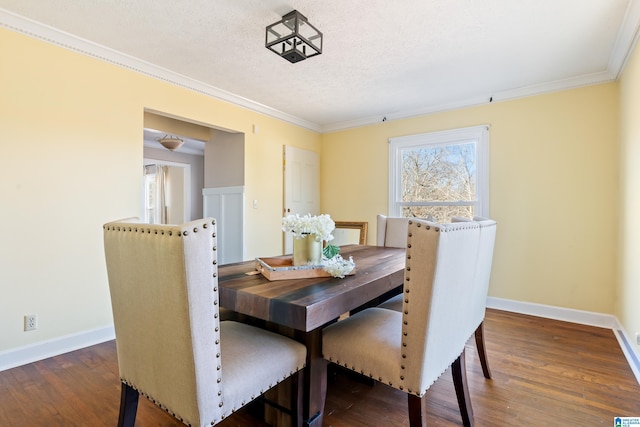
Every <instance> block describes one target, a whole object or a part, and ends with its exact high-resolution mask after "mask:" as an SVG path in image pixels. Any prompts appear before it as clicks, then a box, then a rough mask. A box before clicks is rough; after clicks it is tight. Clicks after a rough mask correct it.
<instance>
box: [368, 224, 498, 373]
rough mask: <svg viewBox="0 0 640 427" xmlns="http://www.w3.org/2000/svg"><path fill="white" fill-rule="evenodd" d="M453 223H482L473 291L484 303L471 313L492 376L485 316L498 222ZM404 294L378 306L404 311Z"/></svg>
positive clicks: (482, 362)
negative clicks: (486, 343) (485, 333)
mask: <svg viewBox="0 0 640 427" xmlns="http://www.w3.org/2000/svg"><path fill="white" fill-rule="evenodd" d="M451 222H452V223H456V222H477V223H478V224H479V225H480V246H479V248H478V256H477V257H476V262H475V266H474V286H473V290H472V292H474V293H475V294H476V296H475V298H476V300H477V301H478V302H480V301H484V303H483V304H480V303H478V304H477V305H476V306H474V308H473V313H470V314H471V316H472V317H473V319H475V320H474V321H475V322H476V324H477V328H476V330H475V333H474V337H475V342H476V349H477V350H478V357H479V358H480V365H481V366H482V373H483V375H484V377H485V378H487V379H490V378H491V369H490V368H489V360H488V358H487V349H486V345H485V339H484V318H485V313H486V299H487V295H488V293H489V281H490V278H491V265H492V262H493V249H494V245H495V240H496V222H495V221H494V220H492V219H489V218H482V217H479V216H476V217H474V218H473V219H470V218H465V217H459V216H454V217H452V218H451ZM402 304H403V296H402V294H400V295H397V296H395V297H393V298H390V299H388V300H387V301H385V302H383V303H382V304H380V305H379V306H378V307H381V308H386V309H390V310H396V311H402Z"/></svg>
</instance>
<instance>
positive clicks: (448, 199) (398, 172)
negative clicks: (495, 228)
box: [389, 126, 489, 222]
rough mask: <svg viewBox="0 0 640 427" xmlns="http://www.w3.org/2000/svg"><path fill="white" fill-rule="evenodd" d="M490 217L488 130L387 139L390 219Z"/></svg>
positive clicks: (445, 132)
mask: <svg viewBox="0 0 640 427" xmlns="http://www.w3.org/2000/svg"><path fill="white" fill-rule="evenodd" d="M488 213H489V128H488V126H475V127H469V128H462V129H454V130H448V131H441V132H431V133H424V134H420V135H410V136H404V137H398V138H390V139H389V216H397V217H416V218H427V217H429V216H430V215H431V216H433V218H434V220H435V221H436V222H449V221H450V219H451V217H452V216H454V215H457V216H465V217H473V216H474V215H477V216H488Z"/></svg>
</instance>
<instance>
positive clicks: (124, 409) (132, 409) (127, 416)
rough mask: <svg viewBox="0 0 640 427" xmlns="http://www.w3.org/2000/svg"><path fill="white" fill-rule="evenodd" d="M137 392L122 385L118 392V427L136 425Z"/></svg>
mask: <svg viewBox="0 0 640 427" xmlns="http://www.w3.org/2000/svg"><path fill="white" fill-rule="evenodd" d="M139 396H140V393H138V390H136V389H134V388H132V387H130V386H129V385H127V384H125V383H122V390H121V391H120V415H119V416H118V427H133V426H134V425H135V423H136V412H137V411H138V397H139Z"/></svg>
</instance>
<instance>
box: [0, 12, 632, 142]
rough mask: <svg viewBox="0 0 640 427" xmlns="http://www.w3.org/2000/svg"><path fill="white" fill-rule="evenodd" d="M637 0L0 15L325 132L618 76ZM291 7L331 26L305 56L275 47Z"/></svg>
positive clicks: (16, 25) (9, 24) (13, 24)
mask: <svg viewBox="0 0 640 427" xmlns="http://www.w3.org/2000/svg"><path fill="white" fill-rule="evenodd" d="M639 3H640V0H398V1H388V0H387V1H382V0H350V1H344V0H323V1H315V2H310V1H302V0H261V1H258V0H226V1H223V0H190V1H180V0H135V1H122V0H101V1H96V2H94V1H87V0H29V1H25V0H0V27H5V28H9V29H12V30H15V31H20V32H23V33H26V34H29V35H32V36H35V37H39V38H41V39H44V40H47V41H49V42H53V43H56V44H59V45H62V46H65V47H68V48H71V49H74V50H77V51H80V52H83V53H87V54H90V55H92V56H95V57H98V58H102V59H105V60H108V61H110V62H115V63H117V64H121V65H123V66H126V67H128V68H131V69H134V70H138V71H141V72H144V73H146V74H149V75H152V76H155V77H159V78H163V79H165V80H168V81H171V82H174V83H176V84H180V85H183V86H186V87H189V88H191V89H194V90H198V91H200V92H203V93H207V94H210V95H212V96H216V97H219V98H222V99H225V100H229V101H231V102H236V103H238V104H240V105H244V106H246V107H248V108H252V109H255V110H257V111H261V112H264V113H266V114H270V115H272V116H275V117H279V118H283V119H284V120H287V121H290V122H293V123H296V124H300V125H302V126H305V127H308V128H310V129H314V130H317V131H320V132H324V131H331V130H336V129H344V128H348V127H352V126H357V125H363V124H367V123H374V122H378V121H381V120H383V118H386V119H388V120H393V119H396V118H400V117H408V116H412V115H417V114H424V113H428V112H434V111H442V110H446V109H451V108H459V107H463V106H469V105H477V104H480V103H486V102H489V100H490V99H491V98H493V101H494V102H495V101H500V100H504V99H510V98H515V97H519V96H526V95H531V94H536V93H543V92H548V91H552V90H559V89H565V88H569V87H578V86H582V85H587V84H593V83H599V82H606V81H611V80H615V79H616V78H617V77H618V74H619V72H620V70H621V69H622V67H623V65H624V63H625V60H626V58H627V55H628V54H629V51H630V49H631V48H632V46H633V44H634V42H635V39H636V36H637V32H638V23H639V22H640V6H639ZM3 9H4V10H3ZM293 9H297V10H298V11H299V12H301V13H302V14H304V15H305V16H306V17H307V18H308V19H309V22H311V23H312V24H313V25H315V26H316V27H317V28H318V29H319V30H320V31H322V32H323V33H324V41H323V53H322V55H319V56H316V57H314V58H310V59H308V60H305V61H302V62H299V63H296V64H291V63H289V62H288V61H286V60H284V59H282V58H280V57H278V56H277V55H275V54H274V53H272V52H270V51H268V50H267V49H266V48H265V47H264V42H265V27H266V26H267V25H269V24H271V23H274V22H276V21H278V20H279V19H280V18H281V16H282V15H284V14H286V13H288V12H290V11H291V10H293ZM25 18H26V19H25ZM34 21H35V22H34ZM40 24H44V26H43V25H40Z"/></svg>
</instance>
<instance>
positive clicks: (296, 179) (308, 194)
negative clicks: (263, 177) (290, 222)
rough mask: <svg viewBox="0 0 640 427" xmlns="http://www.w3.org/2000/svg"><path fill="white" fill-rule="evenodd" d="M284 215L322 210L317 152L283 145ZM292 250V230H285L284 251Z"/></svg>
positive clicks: (313, 213) (290, 251)
mask: <svg viewBox="0 0 640 427" xmlns="http://www.w3.org/2000/svg"><path fill="white" fill-rule="evenodd" d="M283 164H284V214H285V215H289V214H296V213H297V214H300V215H306V214H311V215H318V214H319V213H320V159H319V157H318V153H316V152H314V151H309V150H303V149H301V148H295V147H289V146H286V145H285V146H284V162H283ZM292 252H293V241H292V237H291V233H284V253H285V254H290V253H292Z"/></svg>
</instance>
